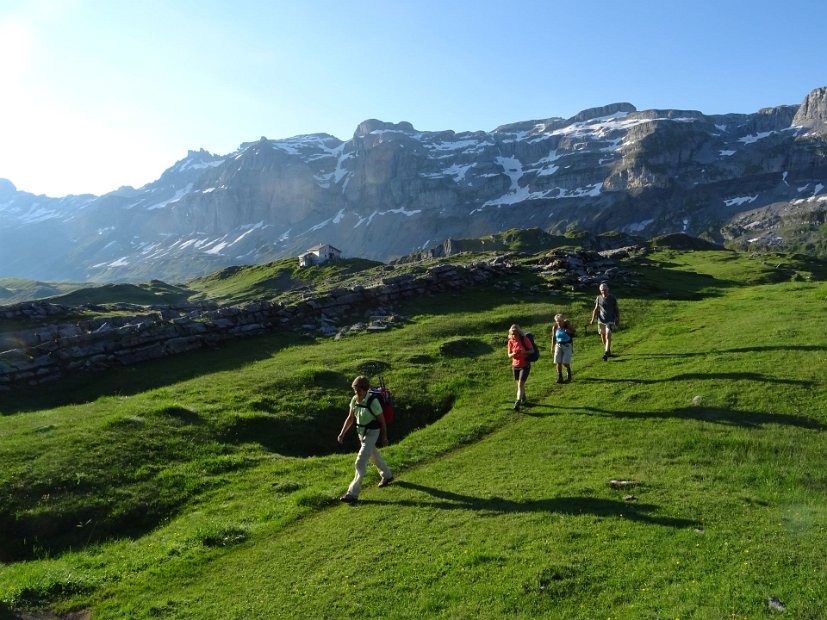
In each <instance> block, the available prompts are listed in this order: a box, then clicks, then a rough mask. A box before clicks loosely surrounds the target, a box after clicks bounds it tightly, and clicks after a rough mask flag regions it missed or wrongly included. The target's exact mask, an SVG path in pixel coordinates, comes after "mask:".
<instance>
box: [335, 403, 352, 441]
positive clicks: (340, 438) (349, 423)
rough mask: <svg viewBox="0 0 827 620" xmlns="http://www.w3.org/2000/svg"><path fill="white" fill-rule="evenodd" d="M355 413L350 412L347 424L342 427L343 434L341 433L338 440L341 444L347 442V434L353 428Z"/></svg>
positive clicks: (346, 419) (346, 420)
mask: <svg viewBox="0 0 827 620" xmlns="http://www.w3.org/2000/svg"><path fill="white" fill-rule="evenodd" d="M353 420H354V418H353V411H349V412H348V414H347V418H345V423H344V424H343V425H342V432H341V433H339V437H338V438H337V440H338V442H339V443H340V444H342V443H344V442H345V433H347V432H348V431H349V430H350V427H351V426H353Z"/></svg>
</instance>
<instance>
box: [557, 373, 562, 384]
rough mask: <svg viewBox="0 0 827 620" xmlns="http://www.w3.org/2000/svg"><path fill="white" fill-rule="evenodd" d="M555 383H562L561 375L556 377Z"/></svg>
mask: <svg viewBox="0 0 827 620" xmlns="http://www.w3.org/2000/svg"><path fill="white" fill-rule="evenodd" d="M557 383H563V375H557Z"/></svg>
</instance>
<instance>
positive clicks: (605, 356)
mask: <svg viewBox="0 0 827 620" xmlns="http://www.w3.org/2000/svg"><path fill="white" fill-rule="evenodd" d="M607 359H609V354H608V353H604V354H603V361H604V362H605V361H606V360H607Z"/></svg>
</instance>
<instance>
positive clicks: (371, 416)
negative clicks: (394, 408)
mask: <svg viewBox="0 0 827 620" xmlns="http://www.w3.org/2000/svg"><path fill="white" fill-rule="evenodd" d="M368 399H370V393H368V394H366V395H365V398H364V399H363V400H361V401H360V400H357V397H356V395H355V394H354V395H353V398H351V399H350V410H351V411H352V412H353V415H354V416H355V417H356V432H357V433H359V434H360V435H364V434H365V431H366V430H367V429H369V428H381V427H380V426H379V422H377V421H376V418H378V417H379V416H380V415H382V403H381V402H380V400H379V397H374V398H373V399H372V400H371V401H370V408H368V405H367V402H368Z"/></svg>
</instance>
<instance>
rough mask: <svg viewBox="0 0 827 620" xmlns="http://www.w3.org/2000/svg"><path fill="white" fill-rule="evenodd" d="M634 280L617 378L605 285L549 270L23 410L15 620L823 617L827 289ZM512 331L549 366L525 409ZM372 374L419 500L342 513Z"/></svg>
mask: <svg viewBox="0 0 827 620" xmlns="http://www.w3.org/2000/svg"><path fill="white" fill-rule="evenodd" d="M530 258H531V257H530V256H528V257H527V259H530ZM625 267H626V268H628V269H630V270H632V271H634V272H635V273H637V274H638V276H639V285H638V286H634V287H632V286H621V285H614V284H613V285H612V293H613V294H615V295H616V296H617V297H618V301H619V303H620V308H621V311H622V317H623V321H622V328H621V329H620V330H618V331H617V333H616V334H615V339H614V347H613V348H614V352H615V354H616V357H613V358H610V359H609V360H608V361H606V362H604V361H603V360H602V358H601V354H602V350H601V347H600V342H599V338H598V336H597V332H596V328H595V327H594V326H592V327H587V326H586V325H585V323H587V321H588V319H589V316H590V314H591V310H592V306H593V303H594V298H595V296H596V295H597V288H596V286H595V287H594V289H593V290H592V289H584V290H580V289H578V290H576V291H574V290H569V289H557V290H554V291H548V290H543V291H542V292H540V293H533V292H530V290H531V287H532V286H533V285H534V284H537V281H538V279H539V278H540V277H541V276H540V275H538V273H537V272H533V271H526V272H525V273H524V274H522V275H520V276H515V278H518V279H520V280H521V282H520V286H519V287H514V286H510V284H511V283H508V284H509V286H506V287H494V286H485V287H478V288H473V289H469V290H466V291H462V292H458V293H455V294H446V295H441V296H439V297H427V298H422V299H417V300H413V301H410V302H406V303H404V304H400V305H399V307H398V308H396V310H397V311H398V312H399V313H400V314H401V315H403V316H404V317H406V319H407V321H406V322H405V324H404V325H402V326H401V327H398V328H394V329H391V330H387V331H383V332H377V333H360V334H358V335H348V336H345V337H344V338H342V339H341V340H334V339H330V338H327V339H318V338H311V337H306V336H302V335H299V334H295V333H292V332H291V333H279V334H273V335H271V336H266V337H260V338H255V339H247V340H239V341H237V342H234V343H232V344H230V345H227V346H224V347H222V348H220V349H217V350H213V351H203V352H198V353H193V354H187V355H182V356H177V357H175V358H169V359H165V360H162V361H159V362H153V363H150V364H144V365H140V366H135V367H129V368H124V369H121V370H118V371H112V372H109V373H107V374H104V375H100V376H94V377H86V378H81V379H78V380H74V381H67V382H65V383H62V384H59V385H54V386H45V387H41V388H39V389H38V390H28V391H19V392H7V393H3V394H2V396H0V411H2V416H0V498H2V502H0V529H2V542H0V561H2V564H0V615H5V616H6V617H10V618H15V617H20V618H22V617H47V616H45V615H40V616H38V615H29V616H26V614H34V613H35V612H37V613H41V614H42V613H44V612H49V613H50V614H54V616H48V617H61V616H63V617H66V615H67V614H69V613H72V612H74V613H76V614H77V615H76V616H75V617H89V618H95V619H97V618H101V619H104V618H105V619H112V618H194V619H198V618H221V619H229V618H238V619H241V618H352V617H363V618H566V619H570V618H582V619H592V618H601V619H605V618H612V619H615V618H619V619H634V618H647V619H651V618H670V619H673V618H709V619H715V620H718V619H720V618H764V617H780V616H779V614H781V615H782V616H783V617H790V618H796V619H813V620H816V619H819V618H824V617H825V613H827V612H825V610H827V588H825V586H824V584H825V583H827V558H826V557H825V556H826V554H825V540H827V449H825V448H827V444H825V429H827V406H825V402H827V372H825V371H827V330H826V329H825V327H827V320H825V319H827V310H826V308H827V303H825V302H827V284H825V283H824V279H825V275H827V266H825V265H824V263H819V262H817V261H812V260H808V259H805V258H803V257H800V256H781V255H772V256H766V255H765V256H761V255H748V254H741V253H735V252H729V251H723V250H715V251H678V250H674V249H671V248H669V247H659V248H656V251H654V252H653V253H652V254H650V255H649V256H648V257H646V258H645V259H635V260H631V261H630V263H629V264H628V265H626V266H625ZM223 286H225V290H226V291H229V290H232V286H231V285H229V284H228V283H226V282H225V283H223ZM238 293H239V291H233V294H238ZM222 294H224V293H222ZM558 312H562V313H563V314H565V315H566V316H567V317H569V318H571V319H572V320H573V322H574V324H575V326H576V327H577V329H578V336H577V338H576V339H575V353H574V360H573V363H572V369H573V372H574V380H573V382H572V383H570V384H566V385H557V384H555V379H556V374H555V371H554V365H553V363H552V360H551V359H550V356H549V347H550V342H549V334H550V329H551V325H552V319H553V316H554V314H556V313H558ZM513 322H517V323H519V324H521V325H522V326H523V328H524V329H526V330H530V331H532V332H533V333H534V334H535V336H536V338H537V342H538V344H539V345H540V346H541V347H542V349H543V354H542V356H541V358H540V360H539V361H538V362H537V363H535V364H534V367H533V369H532V372H531V376H530V378H529V380H528V384H527V395H528V400H529V406H527V407H524V408H523V409H522V410H521V411H520V412H519V413H518V412H515V411H514V410H513V409H512V405H513V401H514V392H515V386H514V381H513V379H512V377H511V373H510V368H509V361H508V359H507V357H506V353H505V343H506V334H507V330H508V327H509V325H510V324H511V323H513ZM363 372H368V373H370V374H372V375H373V376H372V378H373V379H374V380H375V379H376V375H377V374H382V376H383V377H384V378H385V380H386V382H387V383H388V385H389V387H390V388H391V389H392V390H393V392H394V395H395V399H396V404H397V420H396V422H395V423H394V425H393V426H392V427H391V428H390V437H391V445H390V446H389V447H387V448H384V449H383V450H382V452H383V455H384V456H385V459H386V460H387V461H388V463H389V464H390V465H391V467H392V468H393V469H394V472H395V475H396V479H395V481H394V483H393V484H391V485H390V486H389V487H387V488H384V489H378V488H376V484H375V483H376V482H377V481H378V476H377V475H376V472H375V470H374V469H373V467H372V466H371V467H370V469H369V475H368V483H367V484H366V486H365V490H364V491H363V493H362V495H361V497H360V500H359V503H358V504H357V505H355V506H348V505H343V504H341V503H340V502H339V501H338V496H339V495H341V494H342V493H343V492H344V490H345V489H346V487H347V484H348V483H349V481H350V479H351V478H352V475H353V460H354V457H355V452H356V448H357V443H356V439H355V434H354V433H353V431H351V434H350V436H349V437H348V441H347V442H346V444H345V446H344V447H340V446H338V444H337V443H336V435H337V434H338V432H339V430H340V428H341V424H342V421H343V420H344V417H345V414H346V406H347V403H348V402H349V399H350V394H351V391H350V382H351V380H352V379H353V377H354V376H356V375H357V374H360V373H363ZM613 480H614V481H622V482H623V483H622V484H618V483H615V484H612V483H611V481H613ZM782 608H783V612H781V611H780V610H781V609H782Z"/></svg>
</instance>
